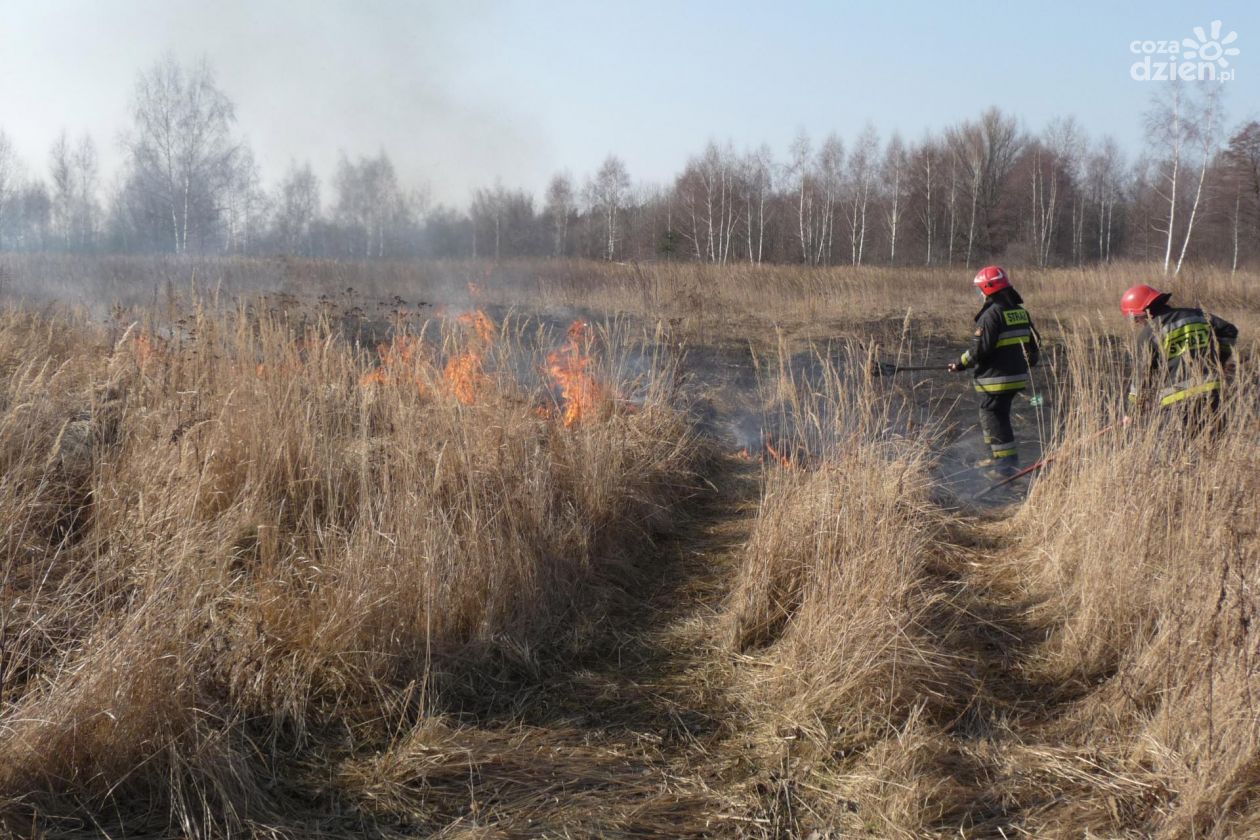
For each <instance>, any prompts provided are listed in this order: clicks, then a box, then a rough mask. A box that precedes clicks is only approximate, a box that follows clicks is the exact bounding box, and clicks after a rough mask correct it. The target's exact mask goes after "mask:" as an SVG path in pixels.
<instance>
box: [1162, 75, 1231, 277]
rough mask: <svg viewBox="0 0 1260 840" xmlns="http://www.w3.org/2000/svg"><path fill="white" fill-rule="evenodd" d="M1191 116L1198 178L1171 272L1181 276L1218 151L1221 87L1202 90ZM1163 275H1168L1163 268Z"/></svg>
mask: <svg viewBox="0 0 1260 840" xmlns="http://www.w3.org/2000/svg"><path fill="white" fill-rule="evenodd" d="M1191 114H1192V118H1193V120H1194V128H1193V131H1192V132H1191V135H1190V136H1192V137H1193V138H1194V140H1195V144H1194V150H1195V152H1196V153H1197V156H1198V161H1197V163H1198V166H1199V175H1198V178H1197V179H1196V180H1195V185H1194V197H1193V198H1192V199H1191V201H1190V214H1189V216H1188V217H1187V218H1186V232H1185V235H1184V236H1183V237H1182V239H1181V251H1180V253H1178V254H1177V265H1176V267H1175V268H1174V269H1173V274H1180V273H1181V265H1182V263H1184V262H1185V259H1186V251H1187V250H1188V249H1189V248H1190V237H1191V236H1193V235H1194V223H1195V222H1196V221H1197V220H1198V218H1199V210H1200V207H1201V206H1202V204H1203V198H1204V193H1203V186H1204V183H1205V182H1206V180H1207V173H1208V168H1209V167H1210V166H1211V165H1212V161H1213V159H1214V158H1215V157H1216V153H1217V151H1218V149H1219V148H1220V126H1221V88H1220V85H1208V86H1205V87H1204V88H1203V94H1202V96H1201V97H1200V99H1199V101H1198V102H1197V103H1193V104H1192V110H1191ZM1165 271H1167V267H1166V266H1165Z"/></svg>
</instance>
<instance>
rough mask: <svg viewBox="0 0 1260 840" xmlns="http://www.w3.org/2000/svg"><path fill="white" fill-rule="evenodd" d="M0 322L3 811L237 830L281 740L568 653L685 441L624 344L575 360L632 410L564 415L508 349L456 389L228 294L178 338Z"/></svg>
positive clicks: (674, 483)
mask: <svg viewBox="0 0 1260 840" xmlns="http://www.w3.org/2000/svg"><path fill="white" fill-rule="evenodd" d="M0 336H2V337H3V338H2V339H0V341H2V342H3V344H2V345H0V370H3V371H4V373H5V377H4V382H3V387H2V389H0V412H2V414H0V430H2V431H3V434H0V439H2V444H0V445H2V446H3V450H2V452H3V454H2V455H0V457H2V458H3V461H2V463H0V474H2V476H3V478H2V479H0V517H3V519H4V521H5V522H6V529H5V542H4V555H3V570H2V572H0V579H2V580H3V584H4V599H5V603H4V617H3V620H2V626H0V630H2V632H3V670H2V671H0V698H2V699H3V703H4V706H3V714H2V717H0V796H3V799H4V803H5V808H4V810H5V811H6V812H7V816H8V817H10V818H11V819H13V820H17V821H18V822H17V823H15V824H17V825H20V824H24V823H23V821H27V822H28V823H29V820H30V819H31V817H30V816H29V813H28V812H34V813H38V814H41V815H42V816H41V817H40V821H39V823H42V822H43V820H45V819H47V818H49V817H50V816H56V815H58V814H63V815H67V816H69V817H75V818H79V819H82V818H84V814H88V815H92V814H96V815H97V816H96V818H97V819H102V820H110V819H115V818H120V819H122V820H123V822H124V824H125V825H128V826H129V830H132V831H134V830H138V829H146V828H147V829H148V830H154V829H163V827H165V828H166V829H169V830H174V831H177V832H179V833H187V834H196V835H203V834H218V833H221V832H229V831H239V830H242V829H243V828H244V827H245V826H247V825H249V824H250V822H251V821H252V820H256V819H258V818H259V815H265V814H274V813H277V812H278V811H281V810H283V806H282V805H280V804H278V801H277V796H276V794H275V792H274V791H273V790H272V787H273V785H272V784H270V783H269V782H268V779H269V778H272V777H274V776H275V775H276V774H281V775H283V765H284V762H285V761H286V759H285V755H286V754H287V753H293V754H297V753H298V752H301V751H302V750H303V749H305V748H307V747H308V746H309V745H311V744H312V743H315V742H317V741H322V742H324V743H328V742H329V739H330V737H331V738H332V741H331V743H338V742H341V741H344V740H345V739H346V738H350V739H351V742H353V740H354V738H355V737H356V736H355V735H354V734H353V733H355V732H357V731H358V730H359V728H361V727H366V728H367V730H366V731H371V729H372V727H373V726H378V725H379V724H380V721H381V718H382V715H384V714H386V713H387V712H388V713H390V714H393V715H394V716H396V717H398V716H401V720H404V721H405V720H409V719H413V718H414V716H415V715H416V714H423V713H424V711H425V710H426V709H432V708H441V707H442V705H443V703H446V702H448V700H447V695H448V694H449V695H451V696H452V697H455V698H458V697H459V696H460V692H462V691H472V692H474V693H475V692H477V691H478V690H479V686H478V685H477V684H476V683H477V680H481V679H485V678H486V674H487V673H489V672H491V671H493V670H494V668H495V667H501V666H495V665H494V663H495V661H496V660H506V661H507V662H509V663H512V662H517V663H518V664H517V665H516V666H515V667H520V668H529V667H532V662H531V658H532V656H533V654H532V653H531V651H532V650H533V649H534V648H537V647H546V648H550V649H552V650H565V649H566V648H574V649H580V648H581V647H582V645H583V644H585V643H586V640H585V639H584V638H583V634H589V633H590V632H591V631H590V629H589V623H590V622H594V621H597V620H598V615H599V613H600V610H601V609H603V607H601V603H604V602H606V601H607V599H608V598H611V597H614V594H615V591H616V590H617V588H618V587H619V586H620V585H622V584H623V583H624V581H625V579H626V578H627V577H628V576H629V575H630V574H631V573H632V570H633V569H634V564H635V562H636V560H638V559H639V558H640V557H641V556H642V554H643V552H644V550H645V548H647V547H648V546H650V544H651V540H652V538H653V535H655V534H658V533H662V532H664V531H666V530H668V528H669V527H670V524H671V517H672V511H673V509H674V507H675V506H676V504H677V503H678V502H679V501H680V500H682V499H684V498H685V497H686V496H688V495H689V494H691V493H693V492H694V486H695V482H694V478H693V474H694V469H695V467H696V465H697V463H698V459H699V458H700V457H701V456H702V454H703V452H704V448H703V446H701V445H699V444H697V442H696V441H695V440H694V439H693V438H692V435H691V433H690V431H689V426H688V425H687V423H686V422H685V420H684V417H683V415H682V413H681V412H680V411H679V409H678V407H677V406H676V405H675V404H674V402H673V400H674V396H673V394H672V385H671V384H670V383H671V373H670V371H669V370H668V369H667V368H666V367H665V366H664V364H665V363H664V362H662V363H661V364H659V365H658V364H656V363H654V362H653V361H652V359H651V356H650V355H649V356H648V357H647V359H648V361H647V367H646V368H645V369H644V370H642V371H640V372H639V373H638V375H637V379H636V380H634V381H632V380H631V379H629V378H626V377H622V378H620V379H619V378H618V377H619V375H620V374H621V373H626V372H625V371H619V370H618V368H617V359H618V358H619V355H618V354H619V353H621V351H620V350H619V349H618V348H617V347H616V346H614V347H611V348H609V347H607V346H603V347H596V348H593V349H592V351H591V352H592V353H599V352H600V351H601V350H602V351H603V355H602V360H601V359H600V358H594V359H592V364H593V365H597V366H598V373H595V372H594V370H593V371H592V373H593V375H598V376H601V377H605V379H604V381H605V382H607V383H614V382H616V383H617V384H618V387H620V388H622V389H624V391H625V393H626V394H633V396H634V397H635V404H634V406H633V407H632V408H633V410H628V409H626V408H619V407H615V406H614V407H610V408H609V409H608V410H607V412H605V413H603V416H596V414H595V413H593V412H588V414H587V415H585V416H584V418H583V419H582V420H581V421H580V422H577V423H575V424H573V425H572V426H571V427H566V426H565V425H563V424H562V423H561V422H560V420H559V418H558V416H557V411H559V410H560V408H559V407H557V406H555V405H554V404H553V402H552V397H551V393H550V392H549V391H541V390H538V389H537V387H535V388H533V389H530V388H527V387H523V386H521V385H520V384H518V382H517V380H516V379H515V378H514V377H513V375H512V370H513V368H512V364H511V360H512V358H513V357H514V356H515V355H517V354H523V353H527V352H529V351H528V349H523V348H522V347H521V346H520V345H518V344H516V343H513V342H512V340H511V339H504V340H503V341H502V343H499V344H497V345H496V348H495V349H496V352H497V353H498V354H499V355H498V357H497V358H496V359H495V360H494V362H495V364H496V365H497V366H498V367H497V373H496V375H495V376H494V377H493V378H490V374H489V373H487V374H486V377H487V380H486V381H485V382H484V383H481V384H480V386H479V389H480V391H481V393H479V394H478V399H477V400H476V401H475V402H473V403H472V404H470V405H465V404H463V403H462V402H461V401H460V400H459V399H457V398H456V396H457V395H456V394H454V393H452V390H451V388H450V386H449V383H447V382H445V381H444V380H443V376H442V371H441V369H440V367H438V366H436V365H433V364H430V363H428V362H426V361H425V360H424V359H423V358H421V354H420V353H417V354H416V358H414V359H412V360H411V361H410V362H409V367H408V370H407V374H408V375H406V376H403V377H399V378H397V379H394V380H390V381H386V382H382V383H379V384H372V383H361V381H360V380H361V378H362V377H363V375H364V373H365V370H366V367H365V361H366V359H365V357H364V356H363V354H359V353H356V352H355V351H354V350H353V348H351V347H350V346H349V345H348V344H346V343H345V342H344V341H341V340H339V339H338V338H337V336H336V334H335V333H334V332H333V331H332V330H331V328H330V327H329V326H328V325H327V324H326V323H325V324H321V323H314V324H309V325H306V326H304V327H302V328H301V329H300V330H299V329H296V328H292V327H289V326H288V325H286V324H284V323H283V322H279V321H276V320H273V319H271V318H269V317H268V316H265V315H264V316H254V315H252V314H251V313H249V312H248V311H246V310H244V309H242V310H239V311H236V312H228V313H221V312H214V311H209V310H200V311H198V312H197V313H195V315H193V316H191V317H190V318H189V319H188V320H187V321H186V322H185V329H184V331H183V332H182V334H180V335H179V337H177V338H175V339H170V340H160V339H158V338H156V337H153V336H152V334H151V333H149V332H148V331H146V330H145V329H144V328H141V327H138V326H133V327H132V328H130V329H128V330H127V331H126V332H125V333H123V334H122V335H121V336H111V335H108V334H107V333H106V332H105V331H104V330H102V329H99V328H95V327H92V326H90V325H87V324H83V323H75V322H73V321H70V320H67V319H64V318H60V317H42V316H35V315H30V314H25V313H21V312H8V313H5V314H4V315H3V323H2V324H0ZM605 337H606V338H607V339H608V341H610V342H612V343H613V344H614V345H615V344H616V342H617V341H618V340H619V338H618V333H617V331H616V330H615V329H614V330H613V331H612V332H611V333H606V334H605ZM560 340H561V339H560V338H559V337H557V338H556V341H557V343H558V342H559V341H560ZM449 352H455V351H454V349H450V350H449ZM538 361H539V362H540V361H541V360H538ZM525 367H526V369H530V360H528V359H526V362H525ZM536 368H537V365H535V366H534V369H536ZM610 387H611V386H610ZM450 702H453V701H450ZM330 730H331V732H330ZM365 737H366V736H365ZM24 813H27V814H28V815H27V816H25V817H24V816H22V815H23V814H24ZM39 823H37V824H39ZM52 825H56V823H55V822H54V823H52Z"/></svg>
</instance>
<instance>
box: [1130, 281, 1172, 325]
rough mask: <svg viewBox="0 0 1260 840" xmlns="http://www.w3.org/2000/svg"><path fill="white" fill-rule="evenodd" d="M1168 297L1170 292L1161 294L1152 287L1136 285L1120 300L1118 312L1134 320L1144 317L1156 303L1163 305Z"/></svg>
mask: <svg viewBox="0 0 1260 840" xmlns="http://www.w3.org/2000/svg"><path fill="white" fill-rule="evenodd" d="M1170 297H1172V293H1171V292H1161V291H1160V290H1159V289H1156V288H1155V287H1154V286H1148V285H1146V284H1145V283H1138V284H1137V285H1136V286H1130V287H1129V290H1128V291H1126V292H1125V293H1124V296H1123V297H1122V298H1120V311H1121V312H1123V313H1124V314H1125V315H1128V316H1129V317H1130V318H1135V317H1137V316H1139V315H1145V314H1146V310H1148V309H1150V308H1151V307H1152V306H1154V305H1155V304H1157V303H1163V302H1164V301H1166V300H1168V299H1169V298H1170Z"/></svg>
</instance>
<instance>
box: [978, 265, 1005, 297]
mask: <svg viewBox="0 0 1260 840" xmlns="http://www.w3.org/2000/svg"><path fill="white" fill-rule="evenodd" d="M971 282H972V284H973V285H974V286H975V287H976V288H977V289H979V290H980V291H982V292H984V296H985V297H988V296H989V295H991V294H994V293H995V292H1000V291H1002V290H1003V289H1009V288H1010V287H1011V278H1010V275H1008V274H1007V273H1006V269H1004V268H1002V267H1001V266H1000V265H986V266H985V267H984V268H982V269H980V270H979V271H978V272H976V279H975V280H972V281H971Z"/></svg>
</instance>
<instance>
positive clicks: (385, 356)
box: [359, 335, 424, 389]
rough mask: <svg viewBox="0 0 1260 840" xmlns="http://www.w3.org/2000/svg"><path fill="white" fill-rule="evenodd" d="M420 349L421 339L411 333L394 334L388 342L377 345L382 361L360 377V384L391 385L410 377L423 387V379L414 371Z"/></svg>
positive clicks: (365, 385) (418, 385)
mask: <svg viewBox="0 0 1260 840" xmlns="http://www.w3.org/2000/svg"><path fill="white" fill-rule="evenodd" d="M419 350H420V339H418V338H416V337H415V336H410V335H398V336H394V338H393V340H392V341H390V342H389V343H388V344H379V345H377V347H376V353H377V355H378V356H380V358H381V363H380V365H379V366H377V367H375V368H372V370H370V371H368V372H367V373H365V374H363V375H362V376H361V377H359V385H361V386H363V387H368V386H372V385H389V384H393V383H398V382H402V381H405V380H408V379H409V380H410V381H412V382H414V383H415V384H416V386H417V387H419V388H421V389H423V388H424V383H423V380H422V379H421V378H420V376H419V375H418V374H415V373H413V369H414V366H415V360H416V359H417V353H418V352H419Z"/></svg>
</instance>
